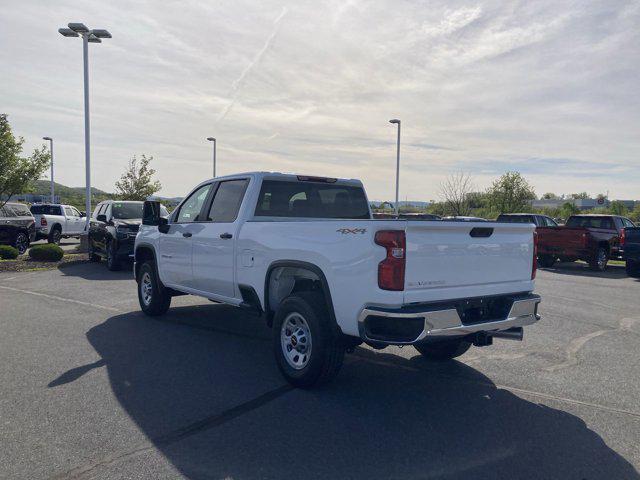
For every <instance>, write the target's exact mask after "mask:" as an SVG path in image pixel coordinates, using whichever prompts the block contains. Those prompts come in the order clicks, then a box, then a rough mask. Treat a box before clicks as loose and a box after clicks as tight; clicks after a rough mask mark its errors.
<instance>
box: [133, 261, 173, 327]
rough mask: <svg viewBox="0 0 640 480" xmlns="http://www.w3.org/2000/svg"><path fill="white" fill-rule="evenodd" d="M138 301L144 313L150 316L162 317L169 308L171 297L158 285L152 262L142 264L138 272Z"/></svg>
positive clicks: (158, 280) (158, 281)
mask: <svg viewBox="0 0 640 480" xmlns="http://www.w3.org/2000/svg"><path fill="white" fill-rule="evenodd" d="M137 281H138V301H139V302H140V308H141V309H142V311H143V312H144V313H146V314H147V315H150V316H157V315H162V314H164V313H166V312H167V310H169V307H170V306H171V295H169V294H168V293H167V290H166V289H165V288H164V286H162V285H161V284H160V279H158V275H157V274H156V269H155V265H154V264H153V262H152V261H147V262H145V263H143V264H142V266H141V267H140V270H138V278H137Z"/></svg>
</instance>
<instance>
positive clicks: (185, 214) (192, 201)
mask: <svg viewBox="0 0 640 480" xmlns="http://www.w3.org/2000/svg"><path fill="white" fill-rule="evenodd" d="M209 190H211V184H210V183H208V184H206V185H203V186H201V187H200V188H199V189H197V190H196V191H195V192H193V193H192V194H191V195H190V196H189V198H187V199H186V200H185V202H184V203H183V204H182V206H181V207H180V210H179V211H178V214H177V215H176V217H175V219H176V222H178V223H189V222H197V221H198V215H199V214H200V210H202V205H203V204H204V201H205V200H206V199H207V195H209Z"/></svg>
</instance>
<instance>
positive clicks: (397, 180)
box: [389, 118, 400, 218]
mask: <svg viewBox="0 0 640 480" xmlns="http://www.w3.org/2000/svg"><path fill="white" fill-rule="evenodd" d="M389 123H395V124H396V125H398V146H397V148H396V204H395V207H396V208H395V211H396V218H398V216H399V213H400V212H399V205H398V192H399V191H400V120H398V119H397V118H394V119H393V120H389Z"/></svg>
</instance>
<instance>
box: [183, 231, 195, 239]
mask: <svg viewBox="0 0 640 480" xmlns="http://www.w3.org/2000/svg"><path fill="white" fill-rule="evenodd" d="M191 235H193V233H191V232H184V233H183V234H182V236H183V237H186V238H189V237H190V236H191Z"/></svg>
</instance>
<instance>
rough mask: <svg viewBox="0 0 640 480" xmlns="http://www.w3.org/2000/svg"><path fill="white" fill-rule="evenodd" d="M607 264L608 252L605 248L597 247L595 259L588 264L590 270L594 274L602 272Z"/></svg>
mask: <svg viewBox="0 0 640 480" xmlns="http://www.w3.org/2000/svg"><path fill="white" fill-rule="evenodd" d="M608 262H609V250H607V249H606V248H605V247H598V251H597V252H596V258H594V259H592V260H591V261H590V262H589V267H591V270H593V271H596V272H604V271H605V270H606V269H607V263H608Z"/></svg>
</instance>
